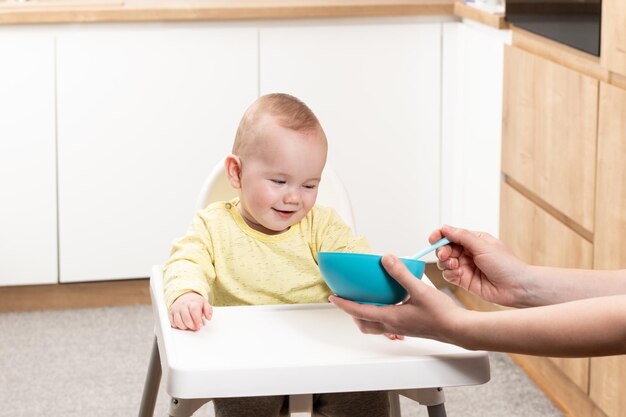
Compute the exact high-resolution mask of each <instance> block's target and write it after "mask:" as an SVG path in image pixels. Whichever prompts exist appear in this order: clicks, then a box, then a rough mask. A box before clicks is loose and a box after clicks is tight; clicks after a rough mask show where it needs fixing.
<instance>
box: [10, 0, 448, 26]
mask: <svg viewBox="0 0 626 417" xmlns="http://www.w3.org/2000/svg"><path fill="white" fill-rule="evenodd" d="M453 10H454V0H369V1H368V0H30V1H21V2H20V1H17V0H0V24H5V25H6V24H31V23H92V22H148V21H211V20H214V21H218V20H249V19H298V18H338V17H366V16H419V15H452V14H453Z"/></svg>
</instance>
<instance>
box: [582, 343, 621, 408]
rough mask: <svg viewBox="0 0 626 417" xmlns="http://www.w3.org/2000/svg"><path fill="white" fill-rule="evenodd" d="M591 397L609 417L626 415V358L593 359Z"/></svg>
mask: <svg viewBox="0 0 626 417" xmlns="http://www.w3.org/2000/svg"><path fill="white" fill-rule="evenodd" d="M590 380H591V381H590V382H591V384H590V389H589V395H590V396H591V399H592V400H593V401H594V402H595V403H596V404H598V406H599V407H600V408H601V409H602V410H603V411H604V412H605V413H606V414H607V415H608V416H609V417H623V416H624V415H626V356H624V355H621V356H611V357H606V358H591V374H590Z"/></svg>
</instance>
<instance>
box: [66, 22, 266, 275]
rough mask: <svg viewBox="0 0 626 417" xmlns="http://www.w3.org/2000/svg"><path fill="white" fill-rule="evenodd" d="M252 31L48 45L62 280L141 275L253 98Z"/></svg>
mask: <svg viewBox="0 0 626 417" xmlns="http://www.w3.org/2000/svg"><path fill="white" fill-rule="evenodd" d="M257 48H258V44H257V30H256V28H250V27H244V26H238V25H232V26H230V27H227V26H225V25H212V26H207V25H200V24H198V25H195V24H167V25H159V24H142V25H109V26H106V25H103V26H98V25H94V26H89V27H81V28H80V30H75V31H74V30H71V28H68V30H65V31H63V32H61V33H60V34H59V36H58V41H57V65H58V69H57V103H58V165H59V191H58V193H59V242H60V280H61V281H62V282H72V281H89V280H101V279H106V280H109V279H123V278H137V277H146V276H148V275H149V271H150V266H151V265H153V264H157V263H162V262H164V261H165V260H166V259H167V256H168V252H169V249H170V247H171V241H172V240H173V239H174V238H175V237H178V236H180V235H182V234H183V233H184V232H185V230H186V228H187V226H188V224H189V223H190V221H191V219H192V215H193V211H194V204H195V199H196V196H197V193H198V192H199V190H200V188H201V185H202V183H203V181H204V179H205V177H206V176H207V174H208V173H209V171H210V170H211V168H212V167H213V166H214V164H215V163H217V162H218V161H219V160H220V159H221V158H223V157H224V155H226V154H227V153H228V152H229V151H230V147H231V145H232V140H233V138H234V134H235V131H236V128H237V125H238V123H239V119H240V118H241V116H242V114H243V111H244V110H245V108H246V107H247V106H248V105H249V104H250V103H251V102H252V101H253V100H254V99H255V98H256V97H257V94H258V76H257V74H258V66H257V65H258V61H257Z"/></svg>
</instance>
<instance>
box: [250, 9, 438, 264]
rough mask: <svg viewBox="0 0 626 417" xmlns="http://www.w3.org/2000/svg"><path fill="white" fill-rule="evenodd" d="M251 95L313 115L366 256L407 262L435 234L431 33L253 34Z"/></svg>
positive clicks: (434, 45)
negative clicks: (293, 100) (256, 74)
mask: <svg viewBox="0 0 626 417" xmlns="http://www.w3.org/2000/svg"><path fill="white" fill-rule="evenodd" d="M260 46H261V51H260V62H261V73H260V83H261V85H260V86H261V93H269V92H276V91H282V92H288V93H291V94H294V95H295V96H297V97H299V98H301V99H302V100H303V101H305V102H306V103H307V104H308V105H309V106H310V107H311V109H312V110H313V111H314V112H315V113H316V114H317V116H318V117H319V119H320V121H321V123H322V126H323V127H324V130H325V131H326V135H327V137H328V141H329V163H331V164H332V165H333V167H334V168H335V170H336V171H337V172H338V173H339V175H340V176H341V178H342V180H343V181H344V183H345V185H346V187H347V189H348V191H349V193H350V197H351V200H352V206H353V210H354V214H355V221H356V226H357V229H358V232H359V233H360V234H362V235H364V236H366V237H367V238H368V239H369V241H370V243H371V245H372V248H373V250H374V251H375V252H395V253H398V254H410V253H412V252H414V251H415V249H417V248H419V247H420V246H423V245H424V244H426V243H427V242H426V239H427V237H428V235H429V233H430V232H431V231H432V230H433V229H434V228H435V227H438V226H439V221H440V216H439V196H440V194H439V193H440V191H439V188H440V185H439V184H440V172H439V170H440V164H439V160H440V111H439V109H440V60H441V59H440V56H441V52H440V51H441V25H440V24H428V23H416V22H407V21H406V20H403V21H393V22H390V21H388V20H387V21H386V22H384V23H383V22H375V21H372V22H369V23H356V22H349V23H346V22H322V23H317V22H316V23H311V24H306V25H302V24H299V25H298V26H297V27H295V26H291V25H280V26H277V27H266V28H262V29H261V31H260Z"/></svg>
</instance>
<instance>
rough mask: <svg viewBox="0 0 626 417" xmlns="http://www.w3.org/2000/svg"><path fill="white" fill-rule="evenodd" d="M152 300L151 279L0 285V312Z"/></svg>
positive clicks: (88, 306) (121, 304) (103, 305)
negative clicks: (14, 285)
mask: <svg viewBox="0 0 626 417" xmlns="http://www.w3.org/2000/svg"><path fill="white" fill-rule="evenodd" d="M137 304H150V290H149V281H148V279H133V280H123V281H99V282H87V283H72V284H51V285H25V286H16V287H0V312H8V311H33V310H58V309H68V308H95V307H112V306H124V305H137Z"/></svg>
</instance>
